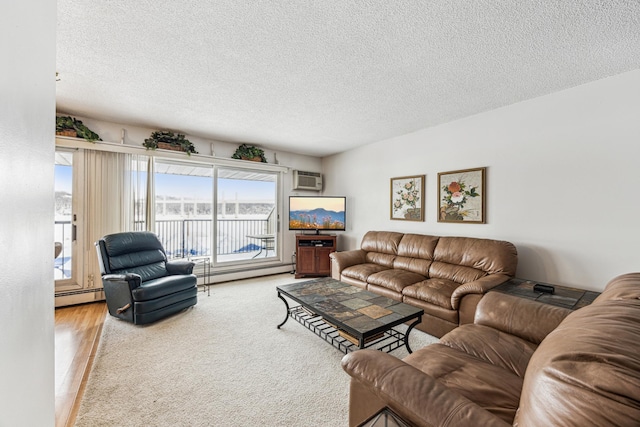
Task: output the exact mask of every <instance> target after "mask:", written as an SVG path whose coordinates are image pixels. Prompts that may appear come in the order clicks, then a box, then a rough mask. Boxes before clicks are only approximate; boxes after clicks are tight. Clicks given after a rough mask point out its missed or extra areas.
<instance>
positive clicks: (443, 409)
mask: <svg viewBox="0 0 640 427" xmlns="http://www.w3.org/2000/svg"><path fill="white" fill-rule="evenodd" d="M342 366H343V368H344V370H345V371H346V372H347V373H348V374H349V375H351V377H352V378H351V389H350V402H349V424H350V425H351V426H353V425H357V424H358V423H359V422H361V421H363V420H365V419H366V418H368V417H369V416H370V415H372V414H374V413H376V412H377V411H378V410H379V409H381V408H383V407H385V406H386V407H389V408H390V409H391V410H392V411H394V412H396V413H397V414H399V415H400V416H401V417H402V418H404V419H405V420H407V421H409V422H410V423H412V424H414V425H416V426H474V427H475V426H508V425H514V426H527V427H528V426H544V427H546V426H638V425H640V424H639V423H640V273H630V274H626V275H623V276H619V277H617V278H615V279H613V280H612V281H611V282H609V284H608V285H607V287H606V288H605V291H604V292H603V293H602V294H601V295H600V296H599V297H598V298H597V299H596V300H595V301H594V302H593V304H591V305H589V306H587V307H583V308H581V309H579V310H576V311H575V312H571V311H569V310H568V309H564V308H560V307H555V306H551V305H546V304H543V303H540V302H537V301H532V300H527V299H523V298H518V297H515V296H512V295H507V294H502V293H499V292H489V293H488V294H487V295H486V296H485V297H484V298H483V299H482V301H481V302H480V304H478V308H477V311H476V315H475V321H474V323H473V324H469V325H463V326H460V327H459V328H457V329H455V330H454V331H452V332H450V333H448V334H447V335H445V336H443V337H442V339H441V340H440V343H438V344H432V345H429V346H427V347H424V348H422V349H419V350H417V351H415V352H414V353H412V354H410V355H409V356H407V357H406V358H404V360H400V359H397V358H396V357H393V356H391V355H388V354H386V353H382V352H380V351H375V350H360V351H356V352H354V353H351V354H348V355H346V356H345V357H344V358H343V359H342Z"/></svg>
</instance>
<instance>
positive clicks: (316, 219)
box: [289, 208, 345, 230]
mask: <svg viewBox="0 0 640 427" xmlns="http://www.w3.org/2000/svg"><path fill="white" fill-rule="evenodd" d="M344 216H345V215H344V211H342V212H336V211H329V210H326V209H324V208H316V209H313V210H295V211H290V212H289V229H291V230H344V225H345V218H344Z"/></svg>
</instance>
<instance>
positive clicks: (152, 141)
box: [142, 131, 198, 155]
mask: <svg viewBox="0 0 640 427" xmlns="http://www.w3.org/2000/svg"><path fill="white" fill-rule="evenodd" d="M142 145H143V146H145V147H146V148H147V150H156V149H158V148H160V149H162V150H172V151H183V152H185V153H187V154H188V155H191V153H194V154H198V152H197V151H196V147H195V146H194V145H193V144H192V143H191V141H189V140H188V139H186V138H185V137H184V135H182V134H177V135H176V134H174V133H173V132H170V131H155V132H152V133H151V136H150V137H149V138H147V139H145V140H144V143H143V144H142Z"/></svg>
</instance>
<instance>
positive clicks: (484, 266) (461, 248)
mask: <svg viewBox="0 0 640 427" xmlns="http://www.w3.org/2000/svg"><path fill="white" fill-rule="evenodd" d="M433 259H434V261H437V263H436V262H434V264H433V265H432V268H431V270H430V271H429V277H445V278H448V279H451V280H455V281H457V282H458V283H464V282H461V281H458V280H464V281H465V282H466V281H471V280H475V279H471V280H468V279H463V278H462V277H460V279H458V278H457V277H455V274H463V272H464V275H468V274H471V273H470V271H469V270H448V269H446V268H444V266H442V265H441V264H439V263H444V264H452V265H456V266H464V267H469V268H471V269H475V270H479V271H482V272H483V273H482V275H480V276H477V277H476V279H477V278H479V277H482V276H483V275H485V274H498V273H504V274H507V275H509V276H514V275H515V272H516V266H517V263H518V256H517V251H516V248H515V246H514V245H513V244H512V243H509V242H505V241H502V240H491V239H476V238H472V237H440V239H439V240H438V245H437V246H436V248H435V251H434V256H433ZM434 267H437V268H434Z"/></svg>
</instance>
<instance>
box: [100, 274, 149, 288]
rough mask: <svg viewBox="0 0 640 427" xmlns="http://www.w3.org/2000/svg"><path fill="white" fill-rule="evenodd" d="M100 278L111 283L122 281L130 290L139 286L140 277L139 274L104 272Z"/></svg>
mask: <svg viewBox="0 0 640 427" xmlns="http://www.w3.org/2000/svg"><path fill="white" fill-rule="evenodd" d="M102 280H103V281H106V282H111V283H117V282H122V283H126V284H127V285H128V286H129V289H130V290H133V289H135V288H137V287H138V286H140V284H141V283H142V278H141V277H140V275H139V274H135V273H126V274H105V275H104V276H102Z"/></svg>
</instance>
